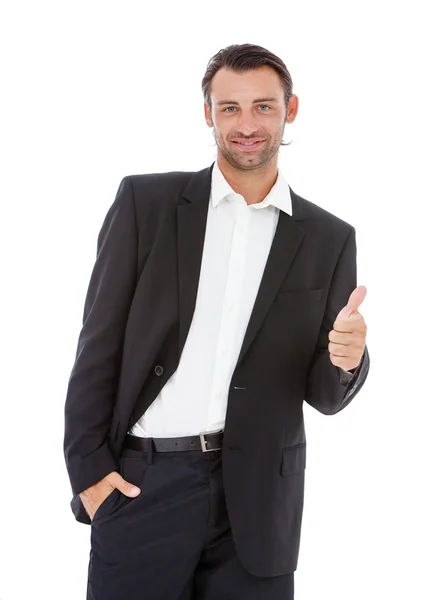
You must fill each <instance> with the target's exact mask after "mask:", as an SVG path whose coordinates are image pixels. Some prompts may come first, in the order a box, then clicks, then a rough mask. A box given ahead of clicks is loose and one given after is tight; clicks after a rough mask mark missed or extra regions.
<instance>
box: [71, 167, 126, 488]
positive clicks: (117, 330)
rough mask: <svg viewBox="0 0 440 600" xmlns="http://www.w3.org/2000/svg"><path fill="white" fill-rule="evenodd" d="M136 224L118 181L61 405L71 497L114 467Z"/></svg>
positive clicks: (106, 219) (105, 220)
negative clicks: (110, 440) (112, 435)
mask: <svg viewBox="0 0 440 600" xmlns="http://www.w3.org/2000/svg"><path fill="white" fill-rule="evenodd" d="M137 238H138V233H137V223H136V215H135V208H134V200H133V191H132V185H131V181H130V178H129V177H124V178H123V179H122V181H121V183H120V185H119V188H118V191H117V193H116V198H115V200H114V202H113V204H112V205H111V207H110V209H109V210H108V212H107V215H106V217H105V219H104V222H103V225H102V227H101V230H100V232H99V235H98V244H97V256H96V261H95V265H94V267H93V271H92V274H91V278H90V283H89V286H88V290H87V294H86V299H85V306H84V314H83V324H82V328H81V331H80V334H79V340H78V346H77V351H76V358H75V362H74V366H73V369H72V372H71V375H70V378H69V382H68V388H67V397H66V402H65V413H64V414H65V432H64V455H65V460H66V466H67V471H68V474H69V478H70V482H71V486H72V491H73V493H74V494H79V492H81V491H83V490H85V489H87V488H88V487H90V486H91V485H93V484H95V483H97V482H98V481H99V480H101V479H102V478H103V477H105V476H106V475H108V474H109V473H110V472H111V471H114V470H116V469H117V463H116V461H115V458H114V457H113V456H112V454H111V452H110V450H109V447H108V445H107V436H108V433H109V430H110V426H111V421H112V416H113V408H114V403H115V398H116V392H117V387H118V380H119V370H120V365H121V358H122V348H123V341H124V334H125V327H126V323H127V319H128V314H129V311H130V306H131V302H132V298H133V295H134V292H135V289H136V282H137Z"/></svg>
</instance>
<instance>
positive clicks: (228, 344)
mask: <svg viewBox="0 0 440 600" xmlns="http://www.w3.org/2000/svg"><path fill="white" fill-rule="evenodd" d="M231 208H233V209H234V212H235V226H234V234H233V237H232V244H231V252H230V257H229V265H228V274H227V280H226V289H225V295H224V301H223V309H222V316H221V325H220V333H219V338H218V344H217V352H216V360H215V368H214V377H213V385H212V392H211V402H210V415H209V420H210V421H214V422H217V421H219V420H221V418H223V417H224V414H225V408H226V404H227V400H228V389H229V383H230V377H231V375H232V370H233V368H234V365H233V364H232V363H231V360H232V358H233V357H232V352H233V349H234V338H235V336H236V335H237V331H238V329H239V328H240V323H239V317H240V297H241V294H242V289H243V286H244V285H245V275H246V270H245V266H246V253H247V245H248V237H249V218H250V214H249V211H248V210H247V209H248V206H247V204H246V202H245V200H244V198H242V197H241V196H236V197H235V202H234V205H233V207H231Z"/></svg>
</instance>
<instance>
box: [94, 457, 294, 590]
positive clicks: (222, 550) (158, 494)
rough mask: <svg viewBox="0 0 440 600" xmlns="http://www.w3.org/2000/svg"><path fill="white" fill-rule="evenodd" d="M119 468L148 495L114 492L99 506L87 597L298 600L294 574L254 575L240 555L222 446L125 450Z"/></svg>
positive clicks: (95, 521) (124, 475) (95, 523)
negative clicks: (228, 502) (229, 509)
mask: <svg viewBox="0 0 440 600" xmlns="http://www.w3.org/2000/svg"><path fill="white" fill-rule="evenodd" d="M149 463H150V464H149ZM120 473H121V475H122V476H123V477H124V478H125V479H126V480H127V481H129V482H131V483H134V484H135V485H137V486H139V487H140V488H141V490H142V492H141V494H140V495H139V496H138V497H136V498H128V497H126V496H124V495H123V494H122V493H121V492H119V491H118V490H114V491H113V492H112V493H111V494H110V496H109V497H108V498H106V500H104V502H103V503H102V504H101V505H100V507H99V508H98V510H97V512H96V514H95V517H94V519H93V521H92V526H91V551H90V563H89V578H88V585H87V600H292V599H293V592H294V574H293V573H289V574H287V575H281V576H279V577H270V578H265V577H263V578H262V577H255V576H253V575H251V574H250V573H248V572H247V571H246V570H245V569H244V568H243V567H242V565H241V563H240V562H239V560H238V558H237V555H236V552H235V547H234V543H233V540H232V537H231V529H230V524H229V519H228V513H227V510H226V503H225V497H224V490H223V477H222V452H221V450H216V451H213V452H206V453H203V452H200V451H188V452H163V453H154V454H152V455H151V454H150V456H149V457H148V456H147V454H146V453H144V452H141V451H137V450H131V449H127V448H125V449H124V450H123V454H122V458H121V463H120Z"/></svg>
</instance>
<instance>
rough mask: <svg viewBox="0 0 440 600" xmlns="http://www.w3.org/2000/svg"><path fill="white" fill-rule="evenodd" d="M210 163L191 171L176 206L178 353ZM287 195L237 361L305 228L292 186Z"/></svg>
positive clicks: (195, 274) (198, 252) (194, 276)
mask: <svg viewBox="0 0 440 600" xmlns="http://www.w3.org/2000/svg"><path fill="white" fill-rule="evenodd" d="M213 166H214V163H213V164H212V165H211V166H210V167H208V168H207V169H203V170H202V171H198V172H196V173H194V175H193V176H192V177H191V179H190V180H189V182H188V184H187V186H186V187H185V189H184V191H183V193H182V198H183V200H182V204H179V205H178V207H177V250H178V256H177V260H178V279H179V314H180V325H179V357H180V355H181V353H182V350H183V347H184V345H185V341H186V338H187V336H188V332H189V328H190V325H191V321H192V317H193V313H194V309H195V305H196V299H197V289H198V284H199V277H200V269H201V264H202V254H203V243H204V239H205V229H206V221H207V215H208V203H209V197H210V191H211V174H212V169H213ZM290 195H291V198H292V209H293V216H292V217H291V216H289V215H288V214H286V213H285V212H283V211H280V213H279V219H278V225H277V229H276V232H275V236H274V239H273V242H272V246H271V249H270V252H269V256H268V259H267V263H266V267H265V270H264V273H263V277H262V279H261V283H260V287H259V289H258V293H257V297H256V299H255V304H254V307H253V310H252V313H251V316H250V319H249V323H248V327H247V329H246V333H245V336H244V340H243V344H242V347H241V350H240V354H239V357H238V361H237V365H238V363H239V362H240V361H241V360H242V359H243V357H244V355H245V354H246V352H247V351H248V349H249V347H250V345H251V344H252V342H253V340H254V339H255V336H256V335H257V333H258V330H259V329H260V327H261V325H262V323H263V321H264V318H265V316H266V314H267V312H268V310H269V308H270V306H271V304H272V302H273V300H274V298H275V296H276V294H277V292H278V290H279V288H280V286H281V284H282V282H283V280H284V278H285V276H286V275H287V272H288V270H289V268H290V265H291V264H292V261H293V260H294V258H295V255H296V253H297V252H298V249H299V247H300V245H301V242H302V239H303V237H304V235H305V233H304V230H303V229H302V228H301V227H300V225H298V223H297V222H298V221H301V220H303V216H302V210H301V209H302V205H301V202H300V198H298V196H296V195H295V194H294V193H293V191H292V190H290Z"/></svg>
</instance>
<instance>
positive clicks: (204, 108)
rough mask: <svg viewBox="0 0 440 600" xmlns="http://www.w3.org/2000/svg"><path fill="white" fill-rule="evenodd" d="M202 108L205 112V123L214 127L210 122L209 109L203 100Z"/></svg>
mask: <svg viewBox="0 0 440 600" xmlns="http://www.w3.org/2000/svg"><path fill="white" fill-rule="evenodd" d="M203 110H204V112H205V119H206V124H207V125H208V127H214V124H213V122H212V117H211V109H210V108H209V106H208V105H207V104H206V102H204V104H203Z"/></svg>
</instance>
